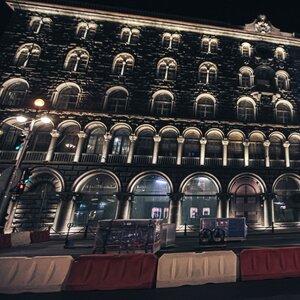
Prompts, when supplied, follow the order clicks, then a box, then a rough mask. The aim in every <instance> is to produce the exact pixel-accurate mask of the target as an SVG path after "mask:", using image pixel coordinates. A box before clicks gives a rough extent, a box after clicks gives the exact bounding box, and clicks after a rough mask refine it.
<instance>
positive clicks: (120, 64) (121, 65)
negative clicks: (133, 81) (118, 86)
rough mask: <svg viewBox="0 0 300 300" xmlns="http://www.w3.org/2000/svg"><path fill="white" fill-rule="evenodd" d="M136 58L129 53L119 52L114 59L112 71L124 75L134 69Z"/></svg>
mask: <svg viewBox="0 0 300 300" xmlns="http://www.w3.org/2000/svg"><path fill="white" fill-rule="evenodd" d="M133 68H134V58H133V56H132V55H130V54H128V53H120V54H118V55H117V56H116V57H115V58H114V61H113V66H112V72H113V74H116V75H120V76H124V75H127V74H129V73H131V72H132V71H133Z"/></svg>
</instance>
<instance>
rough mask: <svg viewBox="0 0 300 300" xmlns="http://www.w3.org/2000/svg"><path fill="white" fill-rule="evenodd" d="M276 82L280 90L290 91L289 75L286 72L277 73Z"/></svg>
mask: <svg viewBox="0 0 300 300" xmlns="http://www.w3.org/2000/svg"><path fill="white" fill-rule="evenodd" d="M275 81H276V85H277V87H278V89H279V90H289V75H288V74H287V73H286V72H285V71H277V72H276V73H275Z"/></svg>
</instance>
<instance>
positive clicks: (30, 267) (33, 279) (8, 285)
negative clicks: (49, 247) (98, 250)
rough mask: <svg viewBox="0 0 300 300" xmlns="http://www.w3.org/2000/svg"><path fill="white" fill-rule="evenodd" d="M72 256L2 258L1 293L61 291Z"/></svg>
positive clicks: (0, 272)
mask: <svg viewBox="0 0 300 300" xmlns="http://www.w3.org/2000/svg"><path fill="white" fill-rule="evenodd" d="M72 262H73V258H72V257H71V256H36V257H32V258H30V257H0V278H1V280H0V293H6V294H18V293H25V292H31V293H42V292H44V293H48V292H57V291H61V290H62V287H63V285H64V283H65V281H66V278H67V276H68V274H69V271H70V267H71V264H72Z"/></svg>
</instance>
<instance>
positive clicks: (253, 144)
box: [249, 132, 265, 159]
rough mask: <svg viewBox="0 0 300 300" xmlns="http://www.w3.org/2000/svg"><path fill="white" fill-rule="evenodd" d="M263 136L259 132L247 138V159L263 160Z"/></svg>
mask: <svg viewBox="0 0 300 300" xmlns="http://www.w3.org/2000/svg"><path fill="white" fill-rule="evenodd" d="M264 140H265V138H264V136H263V135H262V134H261V133H259V132H254V133H252V134H251V135H250V137H249V142H250V144H249V158H250V159H264V158H265V148H264Z"/></svg>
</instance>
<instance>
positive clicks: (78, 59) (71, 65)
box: [64, 48, 89, 72]
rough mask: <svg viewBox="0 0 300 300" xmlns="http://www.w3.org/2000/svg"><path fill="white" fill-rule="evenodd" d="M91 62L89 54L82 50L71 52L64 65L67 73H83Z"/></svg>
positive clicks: (77, 49)
mask: <svg viewBox="0 0 300 300" xmlns="http://www.w3.org/2000/svg"><path fill="white" fill-rule="evenodd" d="M88 62H89V53H88V52H87V51H86V50H84V49H81V48H76V49H73V50H71V51H70V52H69V53H68V55H67V57H66V59H65V63H64V69H65V70H66V71H73V72H83V71H85V69H86V67H87V65H88Z"/></svg>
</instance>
